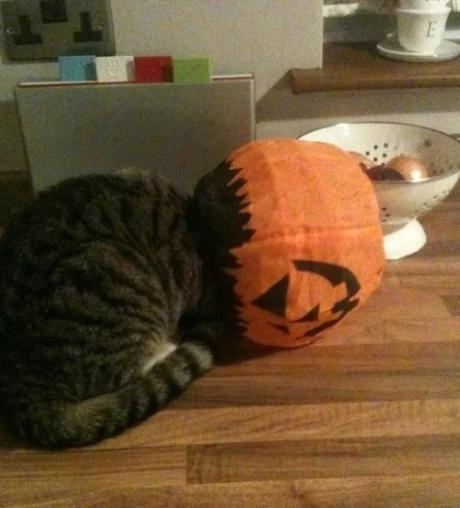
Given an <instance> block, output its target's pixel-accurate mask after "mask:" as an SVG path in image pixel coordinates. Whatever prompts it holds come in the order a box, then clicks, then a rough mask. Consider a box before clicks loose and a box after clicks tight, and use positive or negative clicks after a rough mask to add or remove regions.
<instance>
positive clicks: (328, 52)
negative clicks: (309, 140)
mask: <svg viewBox="0 0 460 508" xmlns="http://www.w3.org/2000/svg"><path fill="white" fill-rule="evenodd" d="M459 84H460V73H459V72H458V60H453V61H452V60H451V61H449V62H444V63H438V64H435V65H434V64H427V63H413V62H410V63H407V62H395V61H392V60H388V59H386V58H382V57H380V56H379V54H378V53H377V50H376V47H375V43H343V42H342V43H328V44H325V45H324V49H323V65H322V68H321V69H293V70H292V71H291V88H292V91H293V92H294V93H295V94H300V93H306V92H326V91H337V90H374V89H383V88H384V89H392V88H397V89H401V88H425V87H428V88H431V87H436V86H442V87H446V86H458V85H459Z"/></svg>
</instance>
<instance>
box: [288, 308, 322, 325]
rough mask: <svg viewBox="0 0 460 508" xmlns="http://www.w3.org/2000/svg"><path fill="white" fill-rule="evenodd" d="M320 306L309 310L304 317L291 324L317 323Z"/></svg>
mask: <svg viewBox="0 0 460 508" xmlns="http://www.w3.org/2000/svg"><path fill="white" fill-rule="evenodd" d="M319 309H320V305H319V304H318V305H316V306H315V307H313V309H311V310H309V311H308V312H307V313H306V314H305V316H304V317H302V318H300V319H297V320H296V321H293V323H305V322H306V321H318V319H319Z"/></svg>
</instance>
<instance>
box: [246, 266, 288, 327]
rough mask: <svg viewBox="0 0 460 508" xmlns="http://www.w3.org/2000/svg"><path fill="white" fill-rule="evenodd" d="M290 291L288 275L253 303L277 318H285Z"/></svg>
mask: <svg viewBox="0 0 460 508" xmlns="http://www.w3.org/2000/svg"><path fill="white" fill-rule="evenodd" d="M288 291H289V275H286V276H285V277H283V278H282V279H281V280H280V281H278V282H277V283H276V284H274V285H273V286H272V287H271V288H270V289H268V290H267V291H266V292H265V293H263V294H262V295H261V296H259V297H258V298H256V299H255V300H253V302H252V303H253V304H254V305H255V306H257V307H259V308H260V309H262V310H266V311H268V312H271V313H272V314H275V315H276V316H280V317H285V314H286V303H287V295H288Z"/></svg>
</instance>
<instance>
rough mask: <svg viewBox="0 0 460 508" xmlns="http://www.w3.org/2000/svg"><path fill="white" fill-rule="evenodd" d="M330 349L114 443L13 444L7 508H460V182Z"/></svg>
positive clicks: (180, 406)
mask: <svg viewBox="0 0 460 508" xmlns="http://www.w3.org/2000/svg"><path fill="white" fill-rule="evenodd" d="M422 222H423V224H424V225H425V227H426V230H427V232H428V237H429V241H428V244H427V246H426V247H425V248H424V249H423V250H422V251H421V252H419V253H418V254H416V255H414V256H412V257H409V258H406V259H404V260H402V261H398V262H392V263H389V264H388V267H387V270H386V274H385V277H384V281H383V284H382V286H381V288H380V289H379V290H378V291H377V293H376V294H375V295H374V296H373V297H372V298H371V300H370V301H369V303H368V304H367V305H366V306H365V307H363V308H362V309H360V310H358V311H357V312H356V314H354V315H352V316H350V317H349V319H348V321H347V322H345V323H343V324H342V325H341V326H339V327H337V328H336V330H335V332H334V333H333V334H332V335H330V336H329V337H327V338H324V339H323V340H321V341H318V342H317V343H316V344H315V345H313V346H311V347H307V348H303V349H298V350H290V351H282V352H280V353H276V354H272V355H268V356H260V357H255V358H252V359H248V360H245V361H241V362H239V363H235V364H231V365H226V366H219V367H216V368H215V369H214V370H213V371H211V372H210V373H209V374H208V375H207V376H206V377H204V378H202V379H201V380H199V381H197V382H196V383H195V384H194V385H193V386H192V387H191V388H190V389H189V391H188V392H186V393H185V394H184V396H182V398H180V399H179V400H177V401H176V402H175V403H174V404H173V405H172V406H171V407H170V408H169V409H167V410H165V411H163V412H162V413H160V414H158V415H157V416H155V417H152V418H151V419H150V420H148V421H147V422H145V423H143V424H141V425H140V426H138V427H136V428H134V429H131V430H130V431H128V432H126V433H124V434H122V435H121V436H119V437H117V438H114V439H112V440H109V441H106V442H103V443H102V444H100V445H98V446H95V447H92V448H87V449H80V450H72V451H64V452H59V453H48V452H43V451H37V450H33V449H28V448H26V447H24V446H23V445H21V444H19V443H17V442H15V441H14V440H12V439H11V438H10V437H8V436H6V435H5V434H0V506H1V507H12V506H28V507H29V506H41V507H48V506H50V507H66V508H67V507H110V508H117V507H143V506H145V507H161V508H164V507H195V506H197V507H202V506H203V507H210V508H214V507H216V508H223V507H238V508H246V507H259V506H260V507H274V508H278V507H281V508H284V507H310V506H313V507H321V508H322V507H337V506H347V507H359V508H361V507H373V508H374V507H391V508H394V507H404V508H413V507H415V508H425V507H441V506H442V507H447V506H449V507H450V506H451V507H460V188H459V187H457V189H456V191H455V192H454V194H453V195H451V196H450V197H449V198H448V199H447V200H446V201H445V202H443V203H442V204H440V205H439V206H438V207H437V208H436V209H435V210H434V211H432V212H431V213H430V214H428V215H427V216H426V217H425V218H423V220H422Z"/></svg>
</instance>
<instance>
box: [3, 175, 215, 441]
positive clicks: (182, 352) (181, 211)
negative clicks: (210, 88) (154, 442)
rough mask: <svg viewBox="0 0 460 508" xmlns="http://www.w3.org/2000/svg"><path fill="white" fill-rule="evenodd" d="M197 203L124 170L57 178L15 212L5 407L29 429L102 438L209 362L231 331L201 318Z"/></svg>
mask: <svg viewBox="0 0 460 508" xmlns="http://www.w3.org/2000/svg"><path fill="white" fill-rule="evenodd" d="M189 207H190V201H189V200H188V198H185V197H183V196H181V195H180V194H178V193H177V192H176V191H175V190H174V188H173V187H172V186H171V185H170V184H168V183H167V182H165V181H163V180H162V179H159V178H157V177H154V176H152V175H151V174H148V175H146V174H140V173H136V172H132V171H128V172H123V173H121V174H115V175H92V176H86V177H82V178H76V179H71V180H68V181H65V182H63V183H61V184H58V185H57V186H55V187H54V188H52V189H50V190H48V191H46V192H44V193H42V194H40V195H39V196H38V198H37V199H36V200H35V202H34V203H33V204H32V205H31V206H30V207H29V208H28V209H27V210H26V211H25V212H23V213H22V214H21V215H20V216H19V217H18V218H16V219H15V220H13V221H12V223H11V224H10V226H9V227H8V228H7V230H6V231H5V234H4V236H3V237H2V238H1V240H0V410H1V414H2V415H3V418H4V419H5V420H6V423H7V425H8V426H9V427H10V428H11V429H12V430H13V431H15V432H17V433H18V434H19V435H20V436H21V437H22V438H25V439H27V440H29V441H31V442H33V443H35V444H38V445H41V446H45V447H63V446H83V445H88V444H91V443H95V442H97V441H99V440H101V439H103V438H106V437H108V436H111V435H114V434H116V433H117V432H119V431H121V430H123V429H125V428H127V427H128V426H130V425H132V424H134V423H137V422H139V421H141V420H143V419H145V418H146V417H147V416H149V415H150V414H152V413H153V412H154V411H155V410H158V409H160V408H162V407H163V406H165V404H166V403H167V402H168V401H169V400H170V399H171V398H172V397H174V396H175V395H177V394H178V393H180V392H181V391H182V390H183V389H184V388H185V387H186V386H187V385H188V384H189V383H190V382H191V381H192V380H193V379H194V378H196V377H197V376H199V375H200V374H202V373H204V372H205V371H206V370H207V369H209V368H210V367H211V366H212V364H213V347H214V346H213V345H214V344H216V343H217V342H216V339H217V336H218V332H219V331H222V330H221V328H220V327H219V325H218V323H213V322H209V323H208V322H207V321H206V320H205V317H204V316H206V305H205V304H204V303H203V302H204V300H205V297H204V291H203V267H202V261H201V258H200V256H199V254H198V248H197V241H196V235H195V229H194V225H193V224H191V222H190V217H191V216H192V214H189ZM199 316H201V317H200V318H199ZM182 337H184V339H182Z"/></svg>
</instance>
